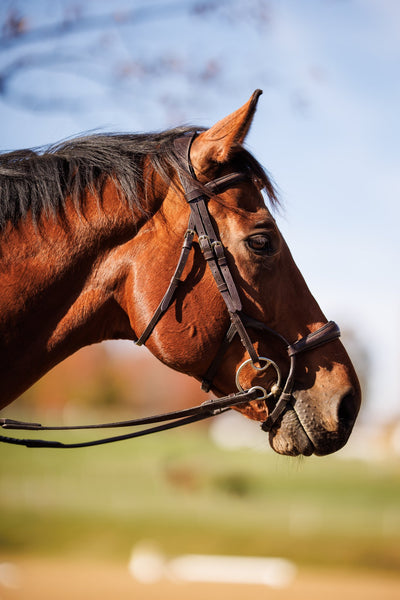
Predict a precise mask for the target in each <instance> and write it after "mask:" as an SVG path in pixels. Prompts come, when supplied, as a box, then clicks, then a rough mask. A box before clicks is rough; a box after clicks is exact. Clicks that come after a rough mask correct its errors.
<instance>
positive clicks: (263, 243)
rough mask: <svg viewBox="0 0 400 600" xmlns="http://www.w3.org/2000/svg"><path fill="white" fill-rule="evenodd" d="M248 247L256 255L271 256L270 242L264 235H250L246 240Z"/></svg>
mask: <svg viewBox="0 0 400 600" xmlns="http://www.w3.org/2000/svg"><path fill="white" fill-rule="evenodd" d="M247 245H248V247H249V248H250V249H251V250H253V251H254V252H256V253H257V254H272V252H273V249H272V245H271V240H270V239H269V237H268V236H266V235H261V234H258V235H252V236H251V237H250V238H248V239H247Z"/></svg>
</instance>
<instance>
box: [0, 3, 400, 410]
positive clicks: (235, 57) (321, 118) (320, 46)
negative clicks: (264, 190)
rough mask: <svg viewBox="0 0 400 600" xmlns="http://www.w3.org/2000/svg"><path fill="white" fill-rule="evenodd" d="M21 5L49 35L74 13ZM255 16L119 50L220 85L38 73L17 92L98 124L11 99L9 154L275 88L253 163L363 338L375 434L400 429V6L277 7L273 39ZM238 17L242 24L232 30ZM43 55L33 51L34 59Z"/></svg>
mask: <svg viewBox="0 0 400 600" xmlns="http://www.w3.org/2000/svg"><path fill="white" fill-rule="evenodd" d="M10 4H14V5H19V6H21V7H23V6H29V7H30V9H29V10H30V12H31V13H32V14H33V13H36V15H37V19H38V20H40V19H42V20H46V21H48V22H51V20H53V19H56V18H57V15H58V14H59V11H60V7H61V6H62V5H63V2H61V1H59V2H54V1H53V2H50V0H31V1H30V2H27V1H25V2H20V3H15V2H12V3H11V2H8V3H7V2H5V3H4V5H3V8H2V9H0V10H5V8H7V7H8V6H9V5H10ZM64 4H65V2H64ZM116 4H118V6H133V5H135V6H136V5H139V4H140V3H139V2H135V3H133V2H127V1H126V0H125V1H123V2H119V3H118V2H117V3H116ZM144 4H146V3H144ZM150 4H153V3H151V2H149V3H147V5H150ZM154 4H157V5H166V4H169V3H167V2H166V0H165V1H164V2H157V3H154ZM178 4H179V3H178ZM181 4H185V2H182V3H181ZM255 4H256V3H254V2H252V0H248V1H247V2H245V1H244V0H243V1H242V2H239V1H236V0H232V2H231V3H222V4H221V7H222V8H221V15H222V16H221V15H220V16H219V18H217V17H216V16H215V15H212V14H210V15H208V16H207V17H204V18H200V19H197V20H196V22H195V26H194V27H193V21H189V17H188V16H187V15H185V14H184V13H180V12H178V13H176V14H172V15H171V16H170V17H169V18H163V19H159V20H154V21H152V22H151V23H147V24H146V25H143V26H136V27H126V28H124V29H123V30H117V29H115V30H114V31H113V32H112V35H113V36H114V37H113V43H114V47H115V45H117V47H118V50H119V52H120V53H121V55H122V56H126V60H127V61H128V60H130V59H131V57H132V55H134V54H135V53H137V52H139V54H140V56H141V57H145V58H146V60H151V59H152V58H153V57H154V60H155V59H156V57H157V55H158V54H159V53H160V52H164V48H167V50H168V52H169V53H170V55H171V56H172V55H173V56H175V54H174V52H177V51H178V50H179V51H180V52H181V54H182V55H183V56H184V57H185V65H184V68H188V65H190V66H191V68H193V69H194V70H195V71H196V69H197V68H198V69H201V65H202V64H203V63H207V60H211V59H212V58H213V57H217V59H218V65H219V68H220V69H221V71H220V78H219V80H218V85H213V86H209V85H205V84H204V82H201V80H200V78H199V77H197V78H195V79H194V80H193V79H192V80H190V79H187V78H184V77H182V75H181V74H180V73H178V72H177V73H175V74H174V73H172V74H169V75H168V76H159V77H156V78H154V77H144V78H142V80H141V81H140V82H137V83H136V84H135V85H133V86H132V85H130V84H126V85H123V86H122V88H119V89H118V91H117V90H116V89H113V87H112V86H110V85H99V83H98V81H94V80H93V79H91V78H89V77H87V78H84V79H83V78H82V77H81V76H79V75H77V74H76V72H74V71H73V70H72V71H68V72H66V71H64V72H61V73H60V72H58V71H56V70H53V71H52V72H50V74H49V72H44V71H43V72H42V71H40V70H36V71H34V70H33V71H32V72H31V73H30V74H26V75H25V76H24V77H23V78H19V79H16V80H15V81H14V82H13V83H12V85H14V86H15V89H19V90H20V91H21V90H22V91H23V90H30V89H35V88H36V89H37V90H39V91H40V93H41V94H42V95H43V97H46V96H47V95H51V94H54V93H59V94H61V95H64V96H65V97H68V98H69V97H71V98H73V99H80V98H83V103H84V110H81V111H73V112H69V113H68V112H67V113H66V112H63V113H60V112H59V113H54V112H50V111H28V110H26V109H23V108H21V107H19V106H16V105H12V104H10V103H8V102H4V101H2V100H1V98H0V123H1V136H0V150H2V151H5V150H8V149H14V148H18V147H31V146H37V145H41V144H45V143H49V142H54V141H56V140H58V139H63V138H65V137H70V136H72V135H75V134H78V133H80V132H82V131H87V130H92V129H96V130H123V131H148V130H154V129H160V128H166V127H170V126H172V125H177V124H180V123H181V122H186V123H187V122H190V123H196V124H199V125H205V126H207V125H211V124H212V123H213V122H214V121H216V120H218V119H219V118H221V117H223V116H224V115H225V114H227V113H229V112H231V111H233V110H235V109H236V108H237V107H239V106H240V105H241V104H242V103H244V102H245V101H246V100H247V99H248V97H249V96H250V94H251V93H252V91H253V90H254V89H256V88H262V89H263V90H264V95H263V96H262V97H261V99H260V102H259V109H258V112H257V115H256V119H255V122H254V126H253V128H252V130H251V132H250V135H249V138H248V147H249V148H250V150H251V151H252V152H253V153H254V154H255V156H256V157H257V158H258V159H259V160H260V161H261V162H262V163H263V164H264V165H265V166H266V167H267V169H268V170H269V171H270V173H271V174H272V176H273V178H274V179H275V181H276V183H277V185H278V188H279V191H280V196H281V199H282V201H283V204H284V207H285V208H284V211H283V214H282V215H280V216H278V222H279V225H280V227H281V230H282V232H283V234H284V236H285V238H286V240H287V242H288V244H289V246H290V248H291V250H292V253H293V255H294V257H295V259H296V262H297V264H298V265H299V267H300V270H301V271H302V273H303V275H304V276H305V279H306V281H307V283H308V284H309V287H310V288H311V290H312V292H313V293H314V295H315V296H316V298H317V299H318V301H319V303H320V305H321V307H322V308H323V310H324V312H325V313H326V315H327V317H328V318H332V319H334V320H337V321H338V322H339V323H340V325H341V326H342V328H343V329H351V330H353V332H354V334H355V335H356V337H357V338H358V340H359V343H360V344H361V345H362V346H365V347H367V348H368V352H369V353H370V356H371V359H372V362H371V366H370V368H371V372H370V382H369V383H370V385H369V394H368V398H367V412H366V414H367V415H368V416H369V417H370V418H371V419H380V418H382V417H383V418H385V419H386V418H390V417H392V416H395V415H399V414H400V376H399V368H398V364H399V361H400V352H399V350H398V348H397V347H396V340H397V339H398V338H399V336H400V316H399V306H400V302H399V301H400V284H399V275H398V261H399V258H400V235H399V222H400V209H399V200H400V173H399V166H400V146H399V139H400V119H399V106H400V3H398V2H396V1H395V0H348V1H346V0H324V1H322V0H308V1H306V0H281V1H278V0H271V1H270V3H269V12H270V18H271V24H270V25H269V26H267V27H263V26H261V25H260V27H255V26H254V22H251V21H248V20H246V18H245V14H246V13H245V10H246V7H248V6H249V5H252V6H253V5H255ZM226 5H228V9H226ZM32 7H35V10H34V11H33V10H32ZM108 8H109V3H106V2H102V1H100V0H99V1H95V0H88V2H87V3H85V10H86V11H93V12H96V11H98V12H100V13H101V12H105V11H106V10H108ZM224 10H225V12H224ZM235 11H237V14H238V15H239V16H238V17H236V18H235V19H232V20H229V15H230V14H235ZM92 37H93V47H94V44H95V38H94V36H92V35H86V36H85V38H84V39H82V36H80V37H79V36H76V38H75V39H74V40H73V48H74V50H75V52H76V53H77V54H78V55H79V53H80V52H83V53H85V52H89V51H90V44H91V43H92V42H91V40H92ZM59 44H60V47H62V44H63V42H62V41H61V40H60V42H59ZM38 48H39V49H40V47H39V46H36V45H32V47H31V51H32V53H34V52H36V51H37V50H38ZM28 49H29V47H28ZM17 55H18V50H17V49H10V50H8V51H7V52H3V53H2V54H1V53H0V68H1V66H2V65H4V64H5V63H6V62H7V61H8V60H9V59H10V58H12V57H15V56H17ZM95 58H97V60H95ZM101 60H102V57H101V56H97V57H94V58H93V65H92V66H93V69H94V70H95V71H96V72H98V73H100V75H99V77H100V79H101V73H102V71H101ZM171 90H173V91H174V93H175V96H174V98H175V100H172V101H171V99H169V100H168V101H169V102H170V103H171V102H172V104H173V110H166V109H165V105H166V104H167V103H166V102H164V107H162V106H161V104H160V99H161V98H164V99H165V98H168V97H169V95H170V94H171ZM89 98H90V101H89V100H88V99H89ZM179 99H182V101H181V102H180V101H179Z"/></svg>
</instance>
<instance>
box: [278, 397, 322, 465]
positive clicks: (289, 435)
mask: <svg viewBox="0 0 400 600" xmlns="http://www.w3.org/2000/svg"><path fill="white" fill-rule="evenodd" d="M269 443H270V445H271V448H272V449H273V450H275V452H277V453H278V454H284V455H286V456H299V455H300V454H302V455H303V456H310V455H311V454H313V452H314V451H315V448H314V444H313V443H312V441H311V439H310V438H309V436H308V435H307V433H306V431H305V429H304V428H303V426H302V425H301V423H300V421H299V419H298V416H297V414H296V412H295V411H294V410H293V409H291V410H287V411H286V413H285V414H284V415H283V417H282V419H281V421H280V424H279V427H277V428H275V427H274V428H273V429H272V430H271V432H270V434H269Z"/></svg>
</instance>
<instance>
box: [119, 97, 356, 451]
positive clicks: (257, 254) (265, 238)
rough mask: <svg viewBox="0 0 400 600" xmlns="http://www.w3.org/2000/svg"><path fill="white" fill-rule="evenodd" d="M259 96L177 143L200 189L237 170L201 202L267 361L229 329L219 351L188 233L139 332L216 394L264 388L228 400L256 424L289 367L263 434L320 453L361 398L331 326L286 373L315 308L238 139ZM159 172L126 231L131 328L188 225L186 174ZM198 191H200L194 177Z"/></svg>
mask: <svg viewBox="0 0 400 600" xmlns="http://www.w3.org/2000/svg"><path fill="white" fill-rule="evenodd" d="M259 95H260V92H259V91H257V92H255V93H254V94H253V96H252V97H251V98H250V100H249V101H248V102H247V103H246V104H245V105H244V106H243V107H241V108H240V109H239V110H237V111H236V112H234V113H232V114H231V115H229V116H228V117H226V118H224V119H223V120H221V121H219V122H218V123H217V124H215V125H214V126H213V127H211V128H210V129H208V130H204V131H201V132H200V133H198V134H197V135H196V136H195V137H193V138H192V139H191V140H190V143H187V144H186V145H187V148H188V165H189V167H190V170H191V174H189V178H190V177H191V178H192V179H193V180H195V181H196V182H197V183H196V184H195V187H196V186H197V187H198V188H199V193H201V186H207V183H208V182H210V181H215V180H218V181H221V180H224V177H226V176H228V178H229V175H231V174H232V173H239V174H242V175H243V177H242V178H237V179H236V180H235V182H234V184H233V185H232V186H226V187H227V189H225V188H223V189H222V191H221V192H220V193H217V194H209V197H208V198H207V207H208V213H209V215H210V217H211V221H212V227H213V229H214V231H215V232H216V236H217V237H218V239H219V240H220V242H221V243H222V247H223V249H224V256H225V258H226V261H227V265H228V268H229V271H230V273H231V274H232V278H233V281H234V285H235V287H236V288H237V290H238V293H239V296H240V304H241V306H240V311H239V314H241V315H242V321H243V322H244V324H245V329H246V332H248V333H249V336H250V338H251V345H252V347H253V348H254V351H255V353H256V356H258V357H266V358H264V359H263V360H264V361H265V363H264V367H267V366H269V367H270V368H260V367H257V365H256V364H255V361H254V360H250V359H251V356H250V355H249V348H248V346H247V347H246V345H245V346H244V345H243V343H242V342H241V340H240V337H239V336H232V340H229V342H230V343H229V344H227V345H226V346H227V347H226V348H225V349H224V352H223V353H222V354H221V352H220V348H221V345H223V344H225V340H226V332H227V329H229V322H230V320H229V310H227V306H226V302H224V300H223V298H222V295H221V293H220V289H218V285H217V283H216V281H215V277H214V276H213V274H212V272H211V270H210V269H208V268H207V264H206V261H205V260H204V256H203V255H202V252H201V249H200V244H199V243H197V242H195V243H194V244H193V248H194V251H193V253H192V255H191V257H190V258H189V259H188V262H187V264H186V265H185V269H184V271H183V274H182V277H181V281H180V286H179V288H178V290H177V292H176V294H175V297H174V302H173V304H172V306H171V308H170V309H169V310H168V311H166V312H165V314H163V315H162V318H160V319H159V320H157V324H156V326H154V327H153V328H152V330H151V334H150V333H149V334H148V336H146V345H147V346H148V348H149V349H150V350H151V352H152V353H153V354H154V355H155V356H156V357H157V358H159V359H160V360H161V361H162V362H164V363H165V364H167V365H169V366H170V367H172V368H174V369H176V370H179V371H182V372H184V373H187V374H189V375H192V376H194V377H196V378H197V379H200V380H204V376H205V374H206V373H209V372H210V370H211V371H212V378H211V379H212V380H211V381H209V382H208V383H209V385H208V387H209V388H211V390H212V391H213V392H214V394H216V395H217V396H223V395H226V394H230V393H232V392H234V391H235V389H236V384H238V385H239V386H240V388H242V389H249V388H251V387H254V386H258V387H259V388H261V389H264V390H267V394H265V395H266V396H267V397H266V398H262V399H259V400H256V401H253V402H250V403H248V404H247V405H245V406H240V408H238V410H240V411H241V412H243V413H244V414H245V415H246V416H248V417H250V418H251V419H255V420H258V421H263V422H265V421H266V419H268V416H269V415H270V414H271V412H272V411H273V410H274V407H275V406H276V403H277V400H278V397H279V395H278V397H277V395H276V394H274V393H270V391H271V390H273V389H274V386H275V387H276V384H277V378H279V379H281V378H282V379H283V381H285V380H287V378H288V377H289V376H290V378H291V387H292V389H291V390H290V391H291V393H290V402H287V404H286V405H285V407H284V408H285V410H282V411H281V412H282V414H280V415H279V418H278V419H276V420H275V421H274V423H273V424H272V426H271V427H269V436H270V444H271V446H272V447H273V448H274V450H276V451H277V452H279V453H282V454H288V455H297V454H304V455H309V454H312V453H315V454H318V455H324V454H328V453H331V452H334V451H336V450H338V449H339V448H341V447H342V446H343V445H344V444H345V443H346V441H347V439H348V437H349V435H350V433H351V430H352V427H353V425H354V422H355V419H356V416H357V413H358V410H359V406H360V402H361V393H360V386H359V383H358V380H357V376H356V374H355V371H354V368H353V366H352V363H351V361H350V359H349V357H348V355H347V353H346V351H345V349H344V347H343V345H342V343H341V342H340V341H339V340H338V339H337V337H338V336H337V335H333V336H332V339H330V341H329V343H324V344H323V345H319V344H316V345H315V346H314V345H312V344H310V345H307V348H306V351H305V352H302V353H301V354H299V355H298V356H297V357H296V368H295V372H294V373H291V372H290V369H291V363H290V360H289V357H288V348H287V346H288V344H287V343H286V340H289V341H290V343H291V344H293V342H296V341H297V340H308V337H307V336H310V334H312V333H313V332H320V331H321V328H323V327H324V324H326V318H325V316H324V315H323V313H322V311H321V309H320V307H319V306H318V304H317V302H316V300H315V299H314V298H313V296H312V295H311V293H310V291H309V289H308V288H307V285H306V283H305V281H304V279H303V277H302V275H301V273H300V272H299V270H298V268H297V266H296V264H295V262H294V260H293V258H292V256H291V253H290V251H289V248H288V246H287V244H286V242H285V240H284V239H283V237H282V234H281V233H280V231H279V229H278V226H277V224H276V221H275V219H274V218H273V216H272V214H271V211H270V210H269V209H268V207H267V206H266V203H265V201H264V197H263V195H262V192H261V190H262V189H263V188H264V189H266V191H267V194H268V196H269V198H270V199H271V201H272V203H274V202H275V201H276V196H275V193H274V189H273V186H272V184H271V182H270V180H269V178H268V176H267V175H266V173H265V172H264V171H263V170H262V169H261V167H260V166H259V165H258V163H257V162H256V161H255V160H254V159H253V158H252V157H251V155H250V154H249V153H248V152H247V151H246V150H245V149H244V148H243V143H244V141H245V137H246V134H247V132H248V130H249V128H250V125H251V123H252V120H253V116H254V113H255V109H256V105H257V100H258V97H259ZM170 177H171V180H172V181H171V183H170V184H168V185H167V183H166V182H165V180H161V178H160V177H159V178H158V180H157V181H156V182H153V187H154V188H156V189H157V186H158V189H159V190H162V192H160V191H159V192H158V194H160V193H161V194H162V195H163V198H164V199H163V202H162V208H161V210H159V211H156V212H155V213H154V215H153V216H152V218H151V219H150V220H149V221H148V223H147V224H146V226H145V227H143V228H142V229H141V230H140V231H139V232H138V234H137V236H136V238H135V243H134V253H133V254H134V258H133V259H132V263H131V274H130V277H129V278H128V280H127V281H128V285H127V286H126V287H125V293H124V296H123V298H122V300H121V304H122V305H123V306H124V308H125V310H126V312H127V313H128V314H129V317H130V323H131V326H132V329H133V330H134V331H135V332H136V335H137V337H139V335H140V332H143V330H144V329H145V327H146V325H147V324H148V322H149V321H150V319H151V317H152V315H153V313H154V310H155V307H156V306H157V305H158V303H159V301H160V299H161V298H162V297H163V293H164V292H165V289H166V288H167V287H168V282H169V280H170V277H171V273H172V272H173V266H174V265H175V264H176V262H177V260H178V255H179V247H180V244H179V242H180V241H181V240H182V238H183V236H184V233H185V230H186V229H187V227H188V218H189V207H188V202H187V199H188V197H186V199H185V196H184V193H183V190H182V187H181V181H183V182H184V180H185V177H186V178H187V177H188V173H187V172H186V173H183V174H182V173H181V177H180V179H179V177H178V173H177V172H175V173H172V174H171V175H170ZM203 192H204V194H206V195H207V190H206V188H205V187H204V189H203ZM156 195H157V194H156ZM191 198H193V194H192V196H191ZM189 200H190V198H189ZM203 250H204V249H203ZM149 258H150V259H151V260H150V264H149ZM133 287H134V289H135V294H134V296H133V295H132V289H133ZM228 309H229V306H228ZM244 317H245V318H244ZM147 338H148V339H147ZM267 358H268V361H267ZM244 363H245V364H244ZM260 364H261V363H260ZM235 379H236V381H235ZM279 383H280V382H279Z"/></svg>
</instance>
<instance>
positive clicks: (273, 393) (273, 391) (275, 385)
mask: <svg viewBox="0 0 400 600" xmlns="http://www.w3.org/2000/svg"><path fill="white" fill-rule="evenodd" d="M261 361H263V362H265V365H262V366H260V367H257V366H256V365H255V364H254V363H253V361H252V359H251V358H248V359H247V360H245V361H244V362H243V363H242V364H241V365H240V366H239V368H238V370H237V371H236V387H237V389H238V390H239V392H244V391H245V390H244V389H243V387H242V385H241V383H240V381H239V375H240V371H241V370H242V369H243V367H244V366H246V365H248V364H251V366H252V367H253V369H254V370H255V371H265V370H266V369H268V367H270V366H272V367H273V368H274V369H275V371H276V375H277V379H276V382H275V383H273V384H272V386H271V391H270V392H266V390H264V388H262V387H260V386H254V387H252V388H251V389H260V390H263V391H264V392H265V395H264V396H263V397H262V398H257V400H265V399H266V398H270V397H271V396H276V395H278V393H279V392H280V387H281V372H280V370H279V367H278V365H277V364H276V362H274V361H273V360H271V359H270V358H266V357H265V356H259V357H258V362H259V363H260V364H261Z"/></svg>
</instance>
